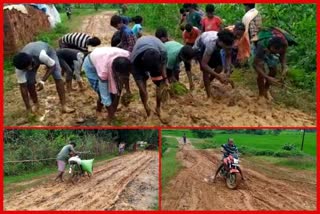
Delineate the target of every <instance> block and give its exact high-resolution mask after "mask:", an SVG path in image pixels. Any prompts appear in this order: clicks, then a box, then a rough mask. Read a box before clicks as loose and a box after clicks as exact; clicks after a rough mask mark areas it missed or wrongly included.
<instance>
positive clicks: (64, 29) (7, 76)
mask: <svg viewBox="0 0 320 214" xmlns="http://www.w3.org/2000/svg"><path fill="white" fill-rule="evenodd" d="M72 12H73V15H72V19H71V20H70V21H69V20H68V18H67V15H66V14H65V13H64V12H63V13H60V18H61V23H59V24H57V25H56V27H55V28H53V29H52V30H51V31H49V32H42V33H40V34H39V35H38V36H37V37H35V38H34V41H38V40H41V41H44V42H47V43H49V44H50V45H51V46H52V47H54V48H57V47H58V42H57V41H58V39H59V38H60V37H61V36H63V35H64V34H66V33H69V32H73V31H77V29H78V27H79V26H80V24H81V22H82V21H83V19H84V18H85V17H86V16H88V15H91V14H94V13H96V11H95V10H94V9H91V8H90V9H73V11H72ZM12 74H14V67H13V65H12V58H11V57H7V58H5V59H4V90H5V91H10V90H12V89H13V88H14V87H15V86H16V80H15V78H12Z"/></svg>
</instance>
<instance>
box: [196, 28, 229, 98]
mask: <svg viewBox="0 0 320 214" xmlns="http://www.w3.org/2000/svg"><path fill="white" fill-rule="evenodd" d="M233 42H234V35H233V33H231V32H230V31H228V30H222V31H220V32H216V31H209V32H204V33H203V34H201V36H200V37H198V39H197V40H196V42H195V44H194V46H193V49H194V50H195V51H196V52H197V59H198V61H199V62H200V69H201V71H202V74H203V83H204V86H205V90H206V93H207V96H208V98H210V97H211V90H210V82H211V81H212V80H213V79H214V78H217V79H218V80H219V81H220V82H221V83H223V84H227V83H229V79H228V77H229V76H230V73H231V70H230V68H231V66H230V63H231V49H232V46H233ZM221 49H224V50H225V53H226V58H227V60H226V68H228V70H226V71H224V72H222V71H223V69H222V60H221V54H220V50H221Z"/></svg>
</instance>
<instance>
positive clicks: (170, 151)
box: [161, 137, 181, 187]
mask: <svg viewBox="0 0 320 214" xmlns="http://www.w3.org/2000/svg"><path fill="white" fill-rule="evenodd" d="M164 138H165V144H166V146H167V149H166V151H165V152H163V154H162V159H161V161H162V175H161V181H162V187H165V186H166V185H167V184H168V182H169V180H170V179H171V178H172V177H174V176H175V175H176V174H177V172H178V171H179V169H180V168H181V165H180V163H179V162H178V160H177V159H176V153H177V150H178V141H177V140H176V139H175V138H172V137H163V139H164Z"/></svg>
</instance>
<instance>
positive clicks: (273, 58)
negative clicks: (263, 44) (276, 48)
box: [264, 54, 280, 68]
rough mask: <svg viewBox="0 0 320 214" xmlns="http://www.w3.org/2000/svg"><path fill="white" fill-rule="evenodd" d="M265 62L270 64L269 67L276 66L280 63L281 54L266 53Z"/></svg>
mask: <svg viewBox="0 0 320 214" xmlns="http://www.w3.org/2000/svg"><path fill="white" fill-rule="evenodd" d="M264 63H265V64H266V65H267V66H268V68H276V67H277V66H278V65H279V63H280V60H279V56H278V55H274V54H266V55H265V56H264Z"/></svg>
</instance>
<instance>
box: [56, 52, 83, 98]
mask: <svg viewBox="0 0 320 214" xmlns="http://www.w3.org/2000/svg"><path fill="white" fill-rule="evenodd" d="M57 56H58V58H59V63H60V65H61V69H62V71H64V72H66V86H67V92H71V91H72V90H73V89H72V78H73V76H75V79H76V81H77V83H78V86H79V88H80V90H81V91H83V90H84V85H83V81H82V78H81V75H80V74H81V66H82V62H83V59H84V54H83V53H82V52H81V51H79V50H75V49H70V48H60V49H57Z"/></svg>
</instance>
